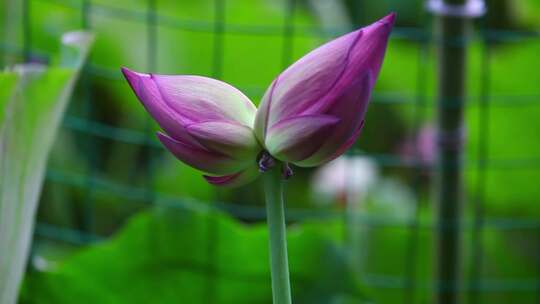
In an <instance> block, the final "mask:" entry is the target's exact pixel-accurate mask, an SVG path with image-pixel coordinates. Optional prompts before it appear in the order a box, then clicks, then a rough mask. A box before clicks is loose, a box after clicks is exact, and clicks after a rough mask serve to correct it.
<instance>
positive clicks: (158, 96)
mask: <svg viewBox="0 0 540 304" xmlns="http://www.w3.org/2000/svg"><path fill="white" fill-rule="evenodd" d="M122 72H123V73H124V76H125V77H126V79H127V80H128V82H129V84H130V85H131V88H132V89H133V91H134V92H135V94H136V95H137V97H138V98H139V100H140V101H141V102H142V104H143V105H144V107H145V108H146V110H147V111H148V113H150V115H152V117H153V118H154V119H155V120H156V121H157V123H158V124H159V125H160V127H161V128H162V129H163V130H164V131H165V133H158V138H159V140H160V141H161V143H162V144H163V145H164V146H165V147H166V148H167V149H168V150H169V151H170V152H171V153H172V154H174V155H175V156H176V157H177V158H178V159H180V160H181V161H183V162H184V163H186V164H188V165H190V166H192V167H194V168H196V169H199V170H201V171H203V172H205V173H207V174H208V176H206V179H207V180H208V181H209V182H210V183H214V184H219V185H222V184H223V185H230V184H235V183H237V182H240V181H241V182H244V181H245V180H246V179H248V180H249V179H251V178H254V177H256V173H257V167H256V161H255V159H256V157H257V154H258V153H259V152H260V150H261V148H260V146H259V144H258V142H257V140H256V138H255V135H254V133H253V130H252V125H253V121H254V119H255V112H256V108H255V106H254V105H253V103H252V102H251V101H250V100H249V99H248V98H247V97H246V96H245V95H244V94H242V93H241V92H240V91H238V90H237V89H235V88H234V87H232V86H230V85H228V84H226V83H224V82H221V81H218V80H214V79H211V78H206V77H200V76H165V75H153V74H142V73H136V72H133V71H130V70H128V69H126V68H123V69H122Z"/></svg>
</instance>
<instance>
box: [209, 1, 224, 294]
mask: <svg viewBox="0 0 540 304" xmlns="http://www.w3.org/2000/svg"><path fill="white" fill-rule="evenodd" d="M225 27H226V0H214V27H213V35H214V36H213V42H212V44H213V52H212V77H213V78H216V79H221V78H222V77H223V58H224V56H225V55H224V54H225ZM212 212H214V211H210V213H212ZM218 229H219V227H218V223H217V219H216V218H215V217H209V218H208V220H207V237H206V239H207V245H206V246H207V252H206V255H207V261H208V262H207V263H208V267H207V273H206V274H207V280H206V284H205V287H204V294H205V297H206V303H214V302H215V301H216V297H217V288H218V286H216V285H217V284H218V283H219V280H218V277H219V269H218V264H217V263H218V258H219V257H218V255H217V251H218V250H219V248H220V244H221V242H222V240H220V238H219V230H218Z"/></svg>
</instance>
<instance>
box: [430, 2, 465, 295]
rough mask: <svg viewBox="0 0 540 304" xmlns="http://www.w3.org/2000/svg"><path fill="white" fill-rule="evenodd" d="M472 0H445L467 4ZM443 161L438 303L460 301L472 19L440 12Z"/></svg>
mask: <svg viewBox="0 0 540 304" xmlns="http://www.w3.org/2000/svg"><path fill="white" fill-rule="evenodd" d="M465 2H466V0H444V1H443V4H446V5H465ZM437 26H438V28H437V39H436V41H437V44H438V45H437V46H438V73H439V74H438V80H439V82H438V92H437V94H438V97H437V109H438V113H437V114H438V116H437V117H438V122H437V124H438V125H437V131H438V133H437V134H438V135H437V136H438V138H437V148H438V151H437V153H438V164H437V177H436V203H437V206H436V220H437V230H436V254H437V258H436V276H437V280H436V281H435V282H436V290H435V299H436V303H440V304H454V303H458V302H459V291H460V288H461V219H462V204H463V197H462V194H463V179H462V141H463V112H464V103H465V74H466V57H467V56H466V55H467V52H466V33H467V31H468V27H469V22H468V19H467V18H464V17H461V16H456V15H451V14H439V16H438V18H437Z"/></svg>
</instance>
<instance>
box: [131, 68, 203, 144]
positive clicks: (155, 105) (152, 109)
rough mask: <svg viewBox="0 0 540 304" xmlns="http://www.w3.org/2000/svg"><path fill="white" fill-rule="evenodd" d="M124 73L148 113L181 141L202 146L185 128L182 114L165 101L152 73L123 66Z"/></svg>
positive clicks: (168, 132)
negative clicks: (142, 72)
mask: <svg viewBox="0 0 540 304" xmlns="http://www.w3.org/2000/svg"><path fill="white" fill-rule="evenodd" d="M122 73H123V74H124V76H125V77H126V79H127V81H128V83H129V85H130V86H131V88H132V89H133V91H134V92H135V94H136V95H137V97H138V98H139V100H140V101H141V103H142V104H143V106H144V107H145V108H146V110H147V111H148V113H150V115H152V117H153V118H154V119H155V120H156V122H157V123H158V124H159V125H160V126H161V128H163V130H165V132H167V134H169V135H170V136H172V137H173V138H175V139H177V140H179V141H182V142H185V143H189V144H191V145H194V146H199V147H200V144H198V143H197V142H196V141H195V140H194V139H193V138H191V136H190V135H189V134H188V133H187V132H186V130H185V129H184V126H183V125H182V123H181V116H180V115H179V114H178V113H177V112H176V111H175V110H174V109H172V108H171V107H169V106H168V105H167V103H165V102H164V101H163V98H162V97H161V93H160V92H159V89H158V88H157V86H156V84H155V82H154V81H153V80H152V77H151V75H148V74H141V73H137V72H133V71H130V70H129V69H127V68H122Z"/></svg>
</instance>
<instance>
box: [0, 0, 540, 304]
mask: <svg viewBox="0 0 540 304" xmlns="http://www.w3.org/2000/svg"><path fill="white" fill-rule="evenodd" d="M42 2H46V3H50V4H54V5H55V6H57V7H58V8H59V9H60V8H61V9H63V10H67V11H69V12H70V14H71V15H73V16H74V17H73V18H75V19H78V20H79V21H78V22H79V25H80V27H82V28H85V29H90V30H92V29H94V28H96V27H98V26H99V23H100V22H102V21H103V20H104V19H114V20H122V21H125V22H129V23H133V24H134V25H136V28H137V29H138V30H140V32H139V31H138V32H136V33H126V34H127V35H137V36H141V37H143V36H144V38H141V39H140V41H141V45H140V48H142V49H143V50H142V51H140V52H137V54H138V55H137V56H139V55H140V56H139V58H137V60H138V61H139V62H140V63H141V64H140V67H141V68H144V69H145V70H147V71H149V72H160V70H161V69H163V66H162V65H160V56H159V54H160V49H159V47H160V46H162V45H163V44H161V43H160V42H161V41H160V39H162V38H161V37H160V33H161V32H162V31H164V30H174V31H185V32H191V33H196V34H201V35H209V36H208V37H209V38H208V39H209V41H210V43H209V44H208V45H210V46H211V49H212V51H211V54H212V55H211V57H210V58H208V61H209V62H210V69H209V76H211V77H214V78H217V79H220V78H222V77H223V74H224V72H226V70H225V65H224V59H225V57H226V56H227V53H226V52H225V49H226V46H225V43H226V40H227V39H230V37H231V35H233V36H235V35H237V36H248V37H280V38H281V39H282V40H281V41H282V45H281V51H280V52H281V53H280V56H279V57H280V66H281V68H285V67H286V66H288V65H289V64H290V63H292V61H293V59H294V57H295V41H296V38H298V37H317V38H320V39H321V40H327V39H329V38H331V37H334V36H336V35H338V34H340V33H344V32H346V31H347V30H349V29H348V28H340V27H332V26H330V27H327V28H325V29H324V30H321V28H320V27H318V26H311V25H298V24H296V23H295V22H294V21H293V20H294V18H295V13H296V9H297V7H298V6H299V5H300V4H299V3H298V2H299V1H294V0H287V1H284V5H282V6H281V7H280V9H283V10H284V12H283V14H282V16H283V17H284V19H283V21H282V24H281V25H280V26H273V25H264V24H260V25H257V24H237V23H235V20H229V19H228V15H227V5H228V3H227V1H226V0H215V1H213V4H212V7H211V8H208V9H209V10H210V11H211V12H212V13H211V14H212V16H213V17H212V19H213V20H210V21H208V20H197V19H191V20H187V19H186V20H184V19H178V18H174V17H171V16H168V15H166V14H163V13H162V11H160V10H159V5H160V3H159V1H157V0H147V1H146V3H145V6H146V9H145V10H140V9H132V8H127V7H120V6H116V5H114V3H110V4H109V3H107V2H101V1H92V0H81V1H75V0H23V1H21V5H22V8H23V10H22V15H23V18H22V19H21V20H22V24H21V28H22V31H21V33H22V45H20V46H18V45H8V44H5V45H3V50H4V52H5V53H10V54H15V55H19V56H21V57H22V58H23V59H24V60H25V61H33V60H34V61H35V60H37V61H48V60H49V57H50V54H49V53H48V52H47V51H43V50H40V49H38V48H37V47H35V44H34V42H33V41H34V39H35V38H36V37H35V34H34V33H32V25H31V22H32V17H33V16H35V15H36V14H44V13H48V12H43V11H35V10H34V8H35V4H36V3H42ZM231 19H232V18H231ZM430 21H431V20H430V18H429V16H428V15H427V13H426V18H425V26H424V27H421V28H418V27H411V28H404V27H398V28H396V29H395V31H394V32H393V34H392V37H391V39H392V40H400V41H406V42H410V43H411V45H413V47H414V49H415V54H416V55H415V56H416V59H415V66H414V71H413V72H412V73H411V74H412V75H415V76H414V77H415V81H414V83H415V88H414V89H413V90H412V91H411V92H409V93H408V94H407V93H400V92H387V91H384V90H376V91H375V92H374V100H375V101H374V103H373V105H372V109H373V108H375V107H392V106H405V107H407V108H408V109H409V111H410V113H411V114H410V117H411V119H410V123H409V125H408V130H407V131H406V133H408V134H415V133H416V132H417V131H418V130H419V129H420V128H421V126H422V124H423V123H424V122H426V121H427V120H428V119H429V118H430V115H431V114H430V113H431V112H433V110H434V103H433V102H431V101H430V100H431V99H433V96H432V94H431V93H430V86H431V84H432V83H433V81H432V80H431V79H430V77H431V75H430V70H431V69H432V66H431V64H430V60H431V59H430V58H432V57H433V56H434V54H433V49H432V48H433V46H434V45H435V44H437V43H443V42H441V41H435V40H434V39H433V34H432V30H431V22H430ZM477 25H478V27H479V29H480V30H479V31H478V35H476V36H474V38H473V39H472V40H471V41H469V38H467V39H465V40H459V41H447V42H444V43H455V44H474V47H475V48H477V49H478V51H477V52H476V55H475V56H477V58H475V59H477V60H476V61H474V62H471V64H475V65H477V68H478V71H479V72H478V73H477V74H475V75H474V76H473V77H471V78H473V79H469V82H476V83H477V84H478V90H477V91H476V92H475V94H474V95H473V94H469V96H468V98H467V100H466V107H467V109H473V111H474V113H475V115H477V117H476V118H475V121H474V123H475V125H469V126H468V127H469V128H470V130H471V132H473V131H474V132H475V133H476V134H477V136H475V137H474V138H475V139H476V140H477V142H476V143H474V145H475V146H476V151H475V153H474V154H473V156H472V157H467V158H466V159H465V160H464V163H463V166H464V170H465V171H466V172H469V171H472V172H474V174H473V175H472V178H474V182H472V183H469V184H468V185H469V187H471V188H474V195H469V196H467V198H466V200H465V204H466V205H467V206H468V207H467V216H466V217H465V218H464V219H463V221H462V222H463V223H462V225H461V226H462V228H461V229H463V231H465V233H466V237H465V241H466V242H467V245H466V247H467V252H466V253H465V254H466V255H467V260H468V263H470V264H471V265H473V267H471V268H470V271H468V272H467V273H466V274H465V276H466V277H467V279H466V282H467V284H466V286H465V287H464V291H465V292H466V293H467V296H468V299H469V303H481V300H482V296H481V295H483V294H495V295H496V294H497V293H498V292H512V293H527V294H533V295H536V300H538V299H540V273H539V272H536V276H533V277H527V278H523V277H516V278H514V277H488V276H486V274H485V273H484V272H483V269H482V265H483V260H484V259H486V258H487V257H486V253H485V250H484V248H483V246H484V243H485V232H486V231H487V230H492V231H506V232H508V233H509V234H510V235H511V234H512V233H513V232H516V231H517V232H519V231H521V232H524V233H526V235H528V238H529V240H530V242H533V243H535V244H536V245H534V246H533V247H532V248H534V250H536V251H537V252H536V253H534V254H535V255H536V256H540V252H539V250H540V245H538V242H539V240H540V238H539V236H540V219H538V218H520V217H512V215H511V214H509V215H508V217H488V216H486V215H485V209H486V207H485V204H486V200H487V198H486V191H488V187H489V186H490V183H489V178H490V176H489V174H490V172H492V170H500V171H503V172H506V171H516V170H517V171H519V170H540V155H538V156H535V157H530V156H526V157H520V156H517V157H504V158H503V157H498V158H495V157H492V153H491V152H492V151H493V150H492V149H493V148H492V147H490V140H489V139H490V136H497V135H496V134H493V131H492V130H490V127H491V125H492V123H493V121H492V117H491V112H492V109H493V108H496V107H501V108H517V107H523V108H527V107H535V106H537V105H538V103H539V102H540V91H538V92H537V93H534V92H533V93H530V92H524V94H511V95H506V94H498V93H497V94H495V93H493V92H492V86H493V81H494V80H493V77H492V71H493V68H494V66H495V65H497V62H494V59H493V51H492V50H493V47H494V46H495V45H497V46H499V47H500V46H501V45H503V46H504V45H508V44H520V43H523V42H529V41H533V42H536V41H537V42H540V34H539V33H537V32H518V31H502V30H494V29H490V28H487V27H486V26H485V24H484V23H483V22H482V21H480V22H479V23H478V24H477ZM177 72H178V73H182V71H177ZM534 73H536V74H538V73H539V71H535V72H534ZM510 77H511V76H510ZM99 81H106V82H119V83H120V84H123V79H122V77H121V73H120V72H119V69H111V68H110V67H107V66H103V65H100V64H99V63H95V62H94V61H92V60H89V63H88V64H87V66H86V68H85V70H84V73H83V74H82V76H81V79H80V83H79V88H78V94H77V95H76V97H75V98H74V99H73V100H72V104H74V105H75V106H72V108H75V109H76V110H73V109H72V110H70V112H68V113H67V115H66V117H65V119H64V122H63V129H64V132H67V133H69V134H72V135H73V136H74V137H77V138H79V144H80V145H82V146H84V151H85V155H84V159H85V161H86V165H85V167H84V168H83V169H81V170H77V171H69V170H65V169H58V168H55V167H50V168H49V169H48V171H47V176H46V178H47V184H46V185H53V184H54V185H56V186H60V187H67V188H77V189H79V190H81V191H83V193H84V196H83V197H82V198H81V199H82V200H83V203H82V206H83V209H82V210H81V211H79V213H80V214H81V216H82V219H81V223H82V224H81V225H80V226H79V227H77V228H66V227H63V226H62V225H57V224H55V223H54V222H48V221H44V220H42V219H40V218H38V223H37V226H36V231H35V235H36V239H37V241H38V242H39V239H42V238H43V239H52V240H55V241H59V242H66V243H71V244H75V245H85V244H89V243H94V242H99V241H101V240H103V239H104V238H105V237H106V235H100V234H99V233H98V232H97V231H96V229H95V227H94V225H95V216H96V215H95V212H94V211H95V210H94V209H95V201H96V197H97V196H99V195H101V194H102V193H108V194H110V195H113V196H114V197H117V198H118V199H120V200H124V201H125V203H124V204H135V205H137V207H136V208H138V209H142V208H144V207H147V206H152V205H159V206H163V207H166V208H171V209H176V210H183V209H190V208H198V207H197V206H198V205H199V204H200V202H198V201H196V200H194V199H190V198H185V197H179V196H175V195H171V194H169V193H163V192H160V191H159V190H158V189H156V187H155V179H154V178H155V170H156V164H157V163H159V162H160V161H161V160H162V158H163V157H164V153H162V152H163V148H162V147H161V145H159V144H158V142H157V141H156V140H155V136H154V134H153V129H154V128H153V125H152V123H151V121H150V119H147V120H146V123H145V125H144V126H143V127H142V128H132V127H131V126H129V125H123V124H116V123H108V122H107V121H106V120H103V119H100V117H97V116H96V113H95V112H94V108H95V105H96V98H97V97H96V96H95V95H94V93H93V85H95V83H96V82H99ZM240 89H241V90H243V91H244V92H247V93H248V94H252V95H255V96H261V95H262V93H263V92H264V90H265V88H264V87H260V86H258V85H253V86H250V85H247V86H245V87H240ZM453 102H454V101H453V100H447V101H446V102H445V106H448V107H449V108H451V107H453V106H455V104H454V103H453ZM531 140H535V139H531ZM109 142H119V143H122V144H125V145H128V146H130V147H138V148H137V149H140V151H141V152H140V155H139V158H138V159H139V162H138V163H137V164H134V165H133V168H131V169H130V170H135V171H136V172H137V174H138V175H142V176H144V180H143V182H141V183H134V184H130V183H127V182H124V181H122V182H121V181H116V180H115V179H114V177H111V176H103V174H101V172H100V171H99V168H100V166H101V165H102V164H100V162H101V161H102V159H101V158H100V157H99V155H100V153H104V152H103V150H104V149H106V146H107V145H108V143H109ZM349 154H350V155H367V156H369V157H370V158H372V159H373V160H375V161H376V163H377V164H378V165H379V166H381V167H382V168H390V169H400V168H405V169H407V170H410V171H411V172H413V173H412V174H411V175H409V176H408V179H409V182H410V184H411V187H412V188H413V189H414V190H415V191H419V188H420V187H422V185H421V179H422V174H423V172H424V171H425V169H426V168H425V164H423V163H422V162H421V161H420V160H419V159H418V155H415V157H414V158H413V159H406V160H405V159H403V157H401V156H400V155H398V154H394V153H371V152H366V151H362V150H359V149H353V150H352V151H350V152H349ZM416 154H418V153H416ZM135 171H134V172H135ZM141 172H142V173H141ZM466 174H467V173H466ZM471 185H472V186H471ZM45 191H48V188H47V186H46V188H45ZM422 203H423V202H422V201H421V199H420V198H417V199H416V200H415V207H414V210H415V212H414V215H413V216H412V217H411V218H410V219H393V218H385V217H381V216H378V217H377V216H370V215H369V214H357V215H354V216H352V217H351V216H347V215H346V214H344V213H345V211H335V210H334V211H328V210H324V211H319V210H316V209H303V208H289V209H288V210H287V216H288V218H289V219H290V220H291V221H297V220H305V219H316V218H336V219H342V220H343V221H347V222H348V221H352V222H354V224H355V226H354V227H356V229H358V230H370V231H373V230H377V229H382V228H381V227H383V228H384V227H400V228H405V229H406V231H407V233H406V234H404V238H405V239H406V240H405V241H404V244H405V245H404V246H405V247H406V250H405V255H404V256H401V257H396V258H398V259H404V260H405V261H407V262H406V263H405V265H406V267H405V269H400V270H399V271H397V272H396V273H377V272H369V271H363V272H362V273H361V278H362V282H363V284H365V285H366V286H369V287H372V288H376V289H382V290H386V289H388V290H399V291H400V292H402V295H403V303H417V302H418V299H417V293H418V291H419V290H433V289H434V288H435V286H436V285H437V284H438V283H435V282H433V281H431V280H429V281H426V280H423V279H419V278H418V277H419V276H418V273H417V272H418V263H423V262H424V261H422V260H419V258H418V256H419V254H420V253H419V251H420V250H422V249H421V248H423V247H422V246H423V244H422V243H423V242H424V237H423V236H422V235H424V234H426V233H428V234H429V233H431V232H432V231H433V230H434V228H435V227H436V224H435V223H434V222H433V221H430V220H427V221H426V220H424V219H422V215H421V212H420V204H422ZM205 206H211V208H215V209H217V210H222V211H225V212H227V213H230V214H232V215H233V216H236V217H239V218H242V219H248V220H261V219H264V217H265V212H264V208H263V207H261V206H250V205H241V204H232V203H222V202H217V201H216V202H212V203H211V204H205ZM453 224H455V223H447V225H448V226H449V227H452V226H453ZM210 228H212V227H210ZM213 229H217V227H213ZM450 229H451V228H450ZM209 231H212V229H210V230H209ZM217 235H218V234H216V233H215V231H214V232H213V233H212V232H209V234H208V237H209V238H216V236H217ZM217 241H218V242H219V240H217ZM353 254H354V253H353ZM210 256H211V255H210ZM501 262H502V261H501ZM536 266H537V267H539V268H540V261H539V264H537V265H536ZM208 288H209V289H211V288H212V287H211V286H209V287H208ZM209 303H210V302H209Z"/></svg>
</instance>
